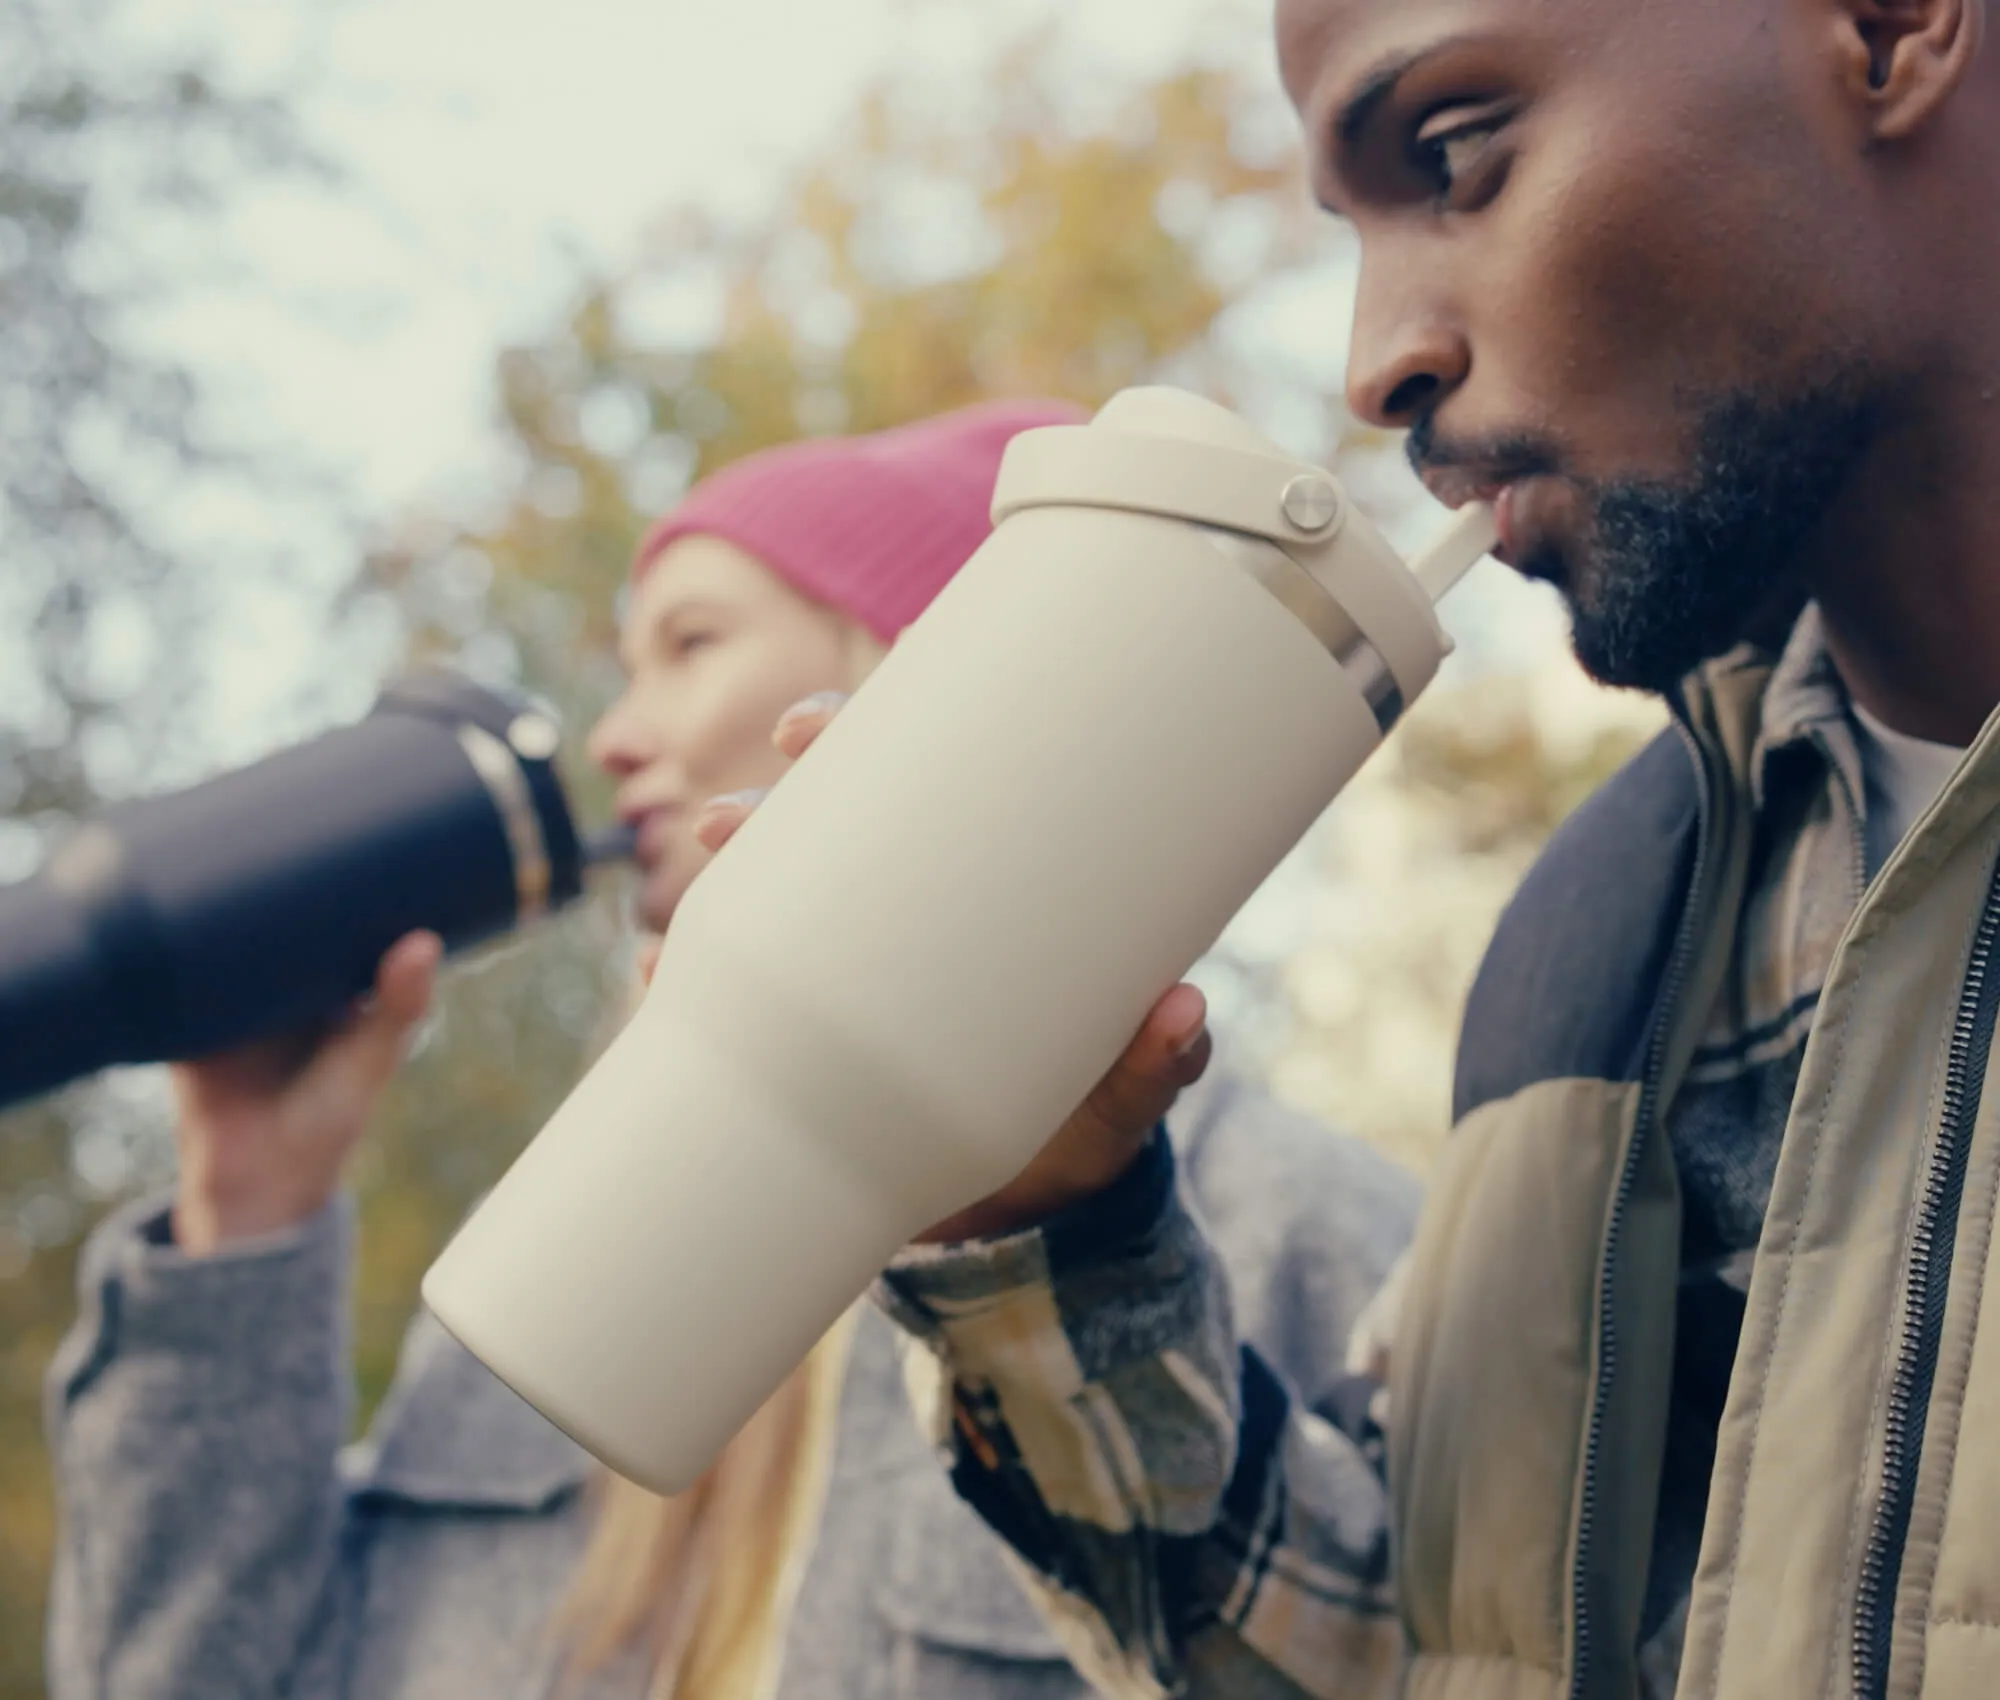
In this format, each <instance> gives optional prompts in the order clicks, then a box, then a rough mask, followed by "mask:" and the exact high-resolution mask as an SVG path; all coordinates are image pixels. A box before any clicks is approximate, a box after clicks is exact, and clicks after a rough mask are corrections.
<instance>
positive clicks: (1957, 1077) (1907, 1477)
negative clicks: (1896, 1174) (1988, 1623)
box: [1854, 869, 2000, 1700]
mask: <svg viewBox="0 0 2000 1700" xmlns="http://www.w3.org/2000/svg"><path fill="white" fill-rule="evenodd" d="M1996 940H2000V869H1996V871H1995V874H1994V877H1993V882H1992V884H1991V885H1990V886H1989V887H1988V888H1987V893H1986V907H1985V908H1984V909H1983V910H1982V911H1981V912H1980V916H1979V927H1978V930H1977V931H1976V932H1975V933H1974V934H1973V937H1972V954H1971V956H1970V958H1969V959H1968V961H1967V963H1966V969H1965V982H1964V985H1963V987H1962V988H1961V989H1960V992H1959V997H1958V1012H1957V1014H1956V1015H1955V1016H1954V1017H1953V1019H1952V1024H1951V1048H1950V1050H1949V1052H1948V1053H1947V1056H1946V1062H1945V1076H1944V1102H1943V1105H1942V1106H1941V1108H1940V1111H1939V1115H1938V1130H1937V1137H1936V1139H1935V1140H1934V1141H1933V1142H1932V1144H1931V1151H1930V1156H1929V1159H1928V1161H1927V1162H1926V1163H1925V1166H1924V1175H1923V1188H1922V1191H1921V1193H1920V1195H1919V1200H1918V1206H1917V1220H1916V1225H1915V1228H1914V1229H1913V1230H1912V1233H1911V1238H1910V1268H1909V1276H1908V1280H1907V1281H1906V1283H1905V1285H1904V1288H1903V1321H1902V1334H1901V1339H1900V1341H1899V1343H1898V1346H1897V1351H1896V1373H1895V1379H1894V1380H1893V1381H1892V1382H1891V1383H1890V1387H1889V1417H1888V1422H1887V1425H1886V1428H1885V1431H1884V1435H1883V1441H1882V1498H1881V1500H1880V1502H1879V1503H1878V1504H1877V1505H1876V1507H1875V1518H1874V1522H1873V1525H1872V1527H1871V1528H1870V1531H1869V1536H1868V1548H1867V1551H1866V1553H1865V1554H1864V1556H1863V1558H1862V1561H1861V1586H1860V1590H1859V1592H1858V1594H1857V1596H1856V1600H1855V1610H1854V1687H1855V1691H1856V1692H1857V1693H1858V1694H1860V1695H1861V1696H1862V1697H1863V1700H1886V1697H1887V1695H1888V1691H1889V1651H1890V1644H1891V1642H1892V1640H1893V1638H1894V1634H1895V1616H1896V1612H1895V1607H1896V1586H1897V1583H1898V1582H1899V1581H1900V1580H1901V1578H1902V1572H1903V1549H1904V1547H1905V1545H1906V1544H1907V1543H1908V1541H1909V1536H1910V1509H1911V1506H1912V1503H1913V1502H1914V1500H1915V1498H1916V1491H1917V1466H1918V1463H1919V1462H1920V1460H1921V1459H1922V1457H1923V1450H1924V1426H1925V1424H1926V1422H1927V1421H1928V1419H1929V1415H1930V1399H1931V1384H1932V1382H1933V1380H1934V1379H1935V1378H1936V1375H1937V1359H1938V1342H1939V1339H1940V1337H1941V1335H1942V1334H1943V1332H1944V1308H1945V1299H1946V1296H1947V1294H1948V1293H1949V1291H1950V1287H1951V1259H1952V1251H1953V1248H1954V1246H1955V1245H1956V1243H1957V1239H1958V1209H1959V1203H1960V1201H1961V1200H1962V1198H1963V1197H1964V1193H1965V1167H1966V1160H1967V1158H1968V1156H1969V1155H1970V1153H1971V1148H1972V1125H1973V1122H1974V1121H1975V1120H1976V1119H1977V1117H1978V1115H1979V1101H1980V1097H1981V1095H1982V1093H1983V1092H1984V1090H1985V1086H1986V1059H1987V1053H1988V1052H1989V1051H1990V1050H1991V1049H1992V1046H1993V1030H1994V1020H1995V1016H1996V1015H2000V975H1995V974H1993V973H1991V972H1989V968H1990V967H1991V965H1992V957H1993V950H1994V945H1995V943H1996Z"/></svg>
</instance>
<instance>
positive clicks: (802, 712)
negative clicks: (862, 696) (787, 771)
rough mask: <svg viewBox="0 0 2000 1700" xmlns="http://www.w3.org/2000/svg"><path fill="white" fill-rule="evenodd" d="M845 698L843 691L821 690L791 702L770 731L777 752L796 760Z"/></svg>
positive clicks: (827, 722) (809, 746)
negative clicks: (800, 700)
mask: <svg viewBox="0 0 2000 1700" xmlns="http://www.w3.org/2000/svg"><path fill="white" fill-rule="evenodd" d="M846 701H847V696H846V693H845V692H842V691H821V692H819V693H818V694H817V695H815V696H809V697H807V698H806V699H805V701H803V702H795V703H793V704H792V706H791V707H790V708H788V709H786V710H785V712H784V713H783V714H781V715H779V716H778V726H777V730H776V731H774V732H773V733H772V734H771V742H772V743H774V744H775V745H777V747H778V753H779V754H780V755H782V756H784V757H785V758H786V759H787V760H790V761H797V760H798V759H799V757H800V756H802V755H804V754H805V753H806V751H807V750H809V749H810V748H811V747H812V743H813V740H814V739H815V738H817V737H818V736H819V735H820V734H821V733H822V732H824V731H825V730H826V729H827V727H828V725H829V724H830V723H831V722H832V720H833V717H834V716H835V715H836V714H838V713H839V712H840V710H841V708H842V706H843V705H844V704H845V703H846Z"/></svg>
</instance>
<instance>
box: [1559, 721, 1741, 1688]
mask: <svg viewBox="0 0 2000 1700" xmlns="http://www.w3.org/2000/svg"><path fill="white" fill-rule="evenodd" d="M1673 725H1674V730H1675V731H1676V732H1677V733H1679V734H1680V737H1681V741H1682V742H1683V743H1685V744H1686V745H1687V749H1688V755H1689V757H1690V758H1691V759H1692V760H1693V762H1694V769H1695V792H1696V797H1697V812H1696V817H1695V850H1694V867H1693V868H1692V870H1691V871H1690V873H1689V875H1688V895H1687V902H1686V903H1685V904H1684V905H1683V906H1682V908H1681V918H1680V924H1679V926H1678V928H1677V930H1676V932H1675V934H1674V947H1673V951H1672V953H1671V954H1670V955H1669V956H1668V958H1667V967H1666V972H1665V974H1664V975H1663V977H1662V978H1661V981H1660V997H1659V1002H1658V1004H1657V1006H1656V1007H1655V1010H1654V1014H1653V1024H1652V1030H1651V1032H1650V1034H1649V1035H1648V1038H1647V1041H1646V1069H1645V1074H1644V1076H1643V1078H1642V1080H1641V1082H1640V1087H1639V1104H1638V1108H1637V1111H1636V1113H1635V1115H1634V1117H1633V1123H1632V1138H1631V1141H1630V1143H1629V1144H1628V1145H1627V1146H1626V1148H1625V1161H1624V1163H1623V1165H1622V1166H1621V1167H1620V1169H1619V1171H1618V1187H1617V1190H1616V1191H1615V1192H1614V1193H1613V1194H1612V1199H1611V1219H1610V1222H1609V1223H1608V1224H1607V1226H1606V1228H1605V1233H1604V1257H1603V1261H1602V1262H1601V1263H1600V1264H1599V1266H1598V1274H1597V1318H1598V1321H1597V1363H1598V1369H1597V1382H1596V1386H1595V1388H1594V1389H1593V1390H1592V1393H1591V1401H1590V1426H1589V1428H1588V1429H1587V1430H1586V1431H1585V1435H1584V1444H1583V1485H1582V1488H1581V1490H1580V1492H1579V1494H1578V1498H1577V1521H1576V1566H1575V1569H1574V1570H1573V1571H1572V1572H1571V1580H1570V1586H1571V1595H1570V1601H1571V1614H1572V1620H1573V1623H1574V1636H1573V1639H1574V1646H1575V1660H1574V1663H1573V1664H1572V1666H1571V1669H1570V1682H1569V1693H1570V1700H1586V1696H1587V1694H1588V1692H1589V1671H1590V1620H1589V1613H1588V1593H1589V1589H1588V1586H1587V1581H1586V1579H1587V1578H1588V1577H1589V1575H1590V1563H1591V1541H1592V1536H1593V1534H1594V1524H1595V1522H1596V1513H1597V1468H1598V1460H1599V1457H1600V1455H1601V1453H1602V1451H1603V1444H1604V1413H1605V1407H1606V1405H1607V1404H1608V1403H1609V1402H1610V1398H1611V1381H1612V1377H1613V1376H1614V1375H1616V1374H1617V1369H1618V1337H1617V1331H1616V1329H1615V1328H1614V1327H1613V1326H1612V1320H1611V1318H1612V1298H1613V1287H1614V1284H1615V1274H1614V1272H1615V1271H1616V1269H1617V1267H1618V1247H1619V1242H1620V1240H1621V1239H1622V1238H1623V1237H1624V1227H1625V1213H1626V1209H1627V1207H1628V1206H1629V1205H1630V1203H1631V1200H1632V1188H1633V1187H1634V1186H1635V1185H1636V1184H1637V1182H1638V1177H1639V1158H1640V1156H1641V1154H1642V1152H1643V1150H1644V1148H1645V1142H1646V1140H1647V1139H1648V1138H1650V1137H1651V1136H1652V1134H1653V1132H1654V1131H1655V1130H1654V1127H1653V1123H1654V1121H1655V1120H1656V1119H1657V1118H1658V1116H1659V1113H1660V1084H1661V1077H1662V1076H1663V1075H1664V1074H1665V1073H1666V1063H1667V1038H1668V1035H1670V1034H1671V1033H1672V1032H1673V1028H1674V1018H1675V1014H1676V1012H1677V1010H1678V1008H1679V1005H1680V1000H1681V992H1682V990H1683V989H1684V986H1685V982H1686V980H1687V973H1688V963H1689V961H1690V959H1691V958H1692V957H1693V955H1694V946H1695V939H1696V937H1697V934H1698V932H1699V930H1700V929H1699V925H1698V919H1699V916H1700V913H1701V909H1702V905H1703V901H1704V899H1705V897H1706V892H1705V891H1704V886H1705V885H1706V882H1707V877H1708V863H1709V847H1708V839H1709V833H1710V831H1711V828H1712V826H1713V815H1714V798H1713V780H1712V779H1711V777H1710V774H1709V768H1708V761H1707V758H1706V757H1705V756H1704V755H1703V753H1702V748H1701V744H1700V742H1699V740H1698V739H1697V738H1696V737H1695V735H1694V733H1693V732H1692V731H1690V730H1689V729H1688V727H1687V725H1686V723H1685V722H1684V721H1683V720H1682V718H1681V716H1680V715H1679V714H1676V715H1675V717H1674V722H1673Z"/></svg>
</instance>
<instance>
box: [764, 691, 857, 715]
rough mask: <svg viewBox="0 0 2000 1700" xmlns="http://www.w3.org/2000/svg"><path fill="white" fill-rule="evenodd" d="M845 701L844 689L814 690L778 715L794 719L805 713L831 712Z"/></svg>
mask: <svg viewBox="0 0 2000 1700" xmlns="http://www.w3.org/2000/svg"><path fill="white" fill-rule="evenodd" d="M846 701H847V692H845V691H814V692H813V694H812V695H811V696H809V697H801V698H800V699H799V700H798V701H797V702H795V703H793V704H792V706H791V707H790V708H788V709H786V710H785V712H784V713H783V714H781V715H779V716H778V718H779V719H780V720H781V721H783V720H795V719H797V718H798V717H799V716H801V715H805V714H832V713H833V712H834V711H835V710H836V709H838V708H839V707H840V706H841V704H842V703H844V702H846Z"/></svg>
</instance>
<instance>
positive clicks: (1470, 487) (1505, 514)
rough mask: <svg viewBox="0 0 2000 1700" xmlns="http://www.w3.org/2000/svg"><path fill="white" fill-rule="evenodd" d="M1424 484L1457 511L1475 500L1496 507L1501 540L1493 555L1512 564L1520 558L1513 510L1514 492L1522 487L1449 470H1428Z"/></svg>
mask: <svg viewBox="0 0 2000 1700" xmlns="http://www.w3.org/2000/svg"><path fill="white" fill-rule="evenodd" d="M1424 486H1425V488H1426V489H1428V490H1429V491H1430V493H1431V494H1432V495H1433V496H1435V497H1436V498H1437V499H1438V500H1439V501H1440V502H1442V503H1443V504H1444V505H1445V506H1446V507H1448V508H1452V509H1454V510H1456V509H1458V508H1463V507H1466V506H1468V505H1469V504H1471V503H1473V502H1484V503H1486V505H1487V506H1488V507H1490V508H1492V510H1493V524H1494V527H1495V529H1496V530H1498V532H1499V533H1500V541H1499V543H1498V544H1497V545H1496V546H1495V548H1494V551H1493V553H1494V555H1495V556H1496V557H1497V558H1499V559H1500V560H1503V561H1505V562H1507V563H1508V564H1509V565H1510V566H1511V565H1512V564H1513V563H1514V562H1515V561H1516V560H1517V559H1518V558H1519V557H1518V555H1517V553H1516V545H1517V544H1518V543H1519V541H1520V535H1519V530H1518V520H1517V516H1516V514H1515V511H1514V493H1515V491H1516V489H1517V488H1518V487H1519V486H1518V484H1517V483H1516V482H1514V481H1511V480H1507V479H1490V478H1489V479H1481V478H1478V477H1475V476H1473V475H1471V474H1470V473H1466V472H1461V471H1456V470H1447V471H1441V472H1426V473H1425V474H1424Z"/></svg>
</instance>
